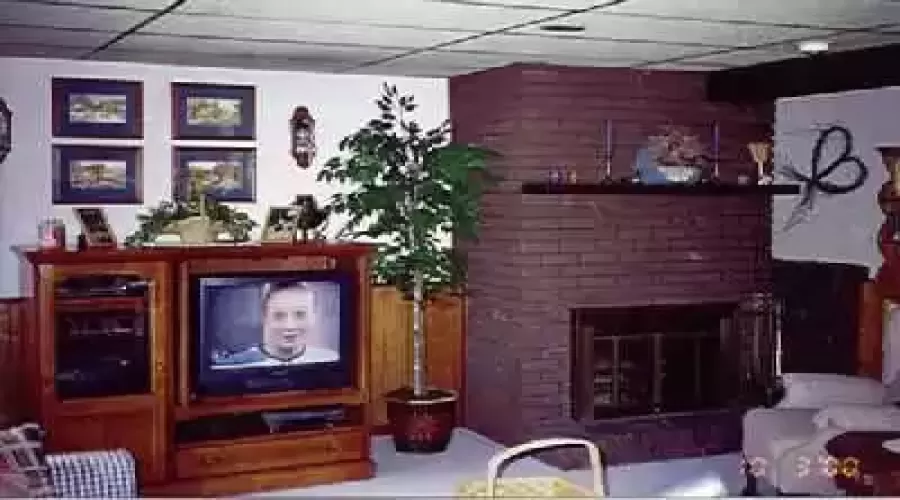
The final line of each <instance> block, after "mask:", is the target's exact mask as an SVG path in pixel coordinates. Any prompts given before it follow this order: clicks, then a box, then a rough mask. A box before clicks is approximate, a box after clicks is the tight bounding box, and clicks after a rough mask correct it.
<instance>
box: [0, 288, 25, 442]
mask: <svg viewBox="0 0 900 500" xmlns="http://www.w3.org/2000/svg"><path fill="white" fill-rule="evenodd" d="M26 305H27V302H26V301H25V299H20V298H14V299H0V381H2V382H0V427H3V426H5V425H7V424H10V423H14V422H16V421H18V420H20V419H21V417H22V411H23V398H24V397H25V394H24V391H23V390H22V384H23V380H22V372H23V370H24V363H23V362H22V359H23V357H22V337H23V332H24V331H25V320H26V318H27V315H26V314H25V312H26V310H25V307H26Z"/></svg>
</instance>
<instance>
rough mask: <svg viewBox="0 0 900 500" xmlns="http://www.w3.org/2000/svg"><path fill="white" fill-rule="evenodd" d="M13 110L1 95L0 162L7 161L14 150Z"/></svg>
mask: <svg viewBox="0 0 900 500" xmlns="http://www.w3.org/2000/svg"><path fill="white" fill-rule="evenodd" d="M12 116H13V113H12V110H11V109H9V106H8V105H7V104H6V101H5V100H4V99H3V98H2V97H0V163H3V162H4V161H6V157H7V156H8V155H9V152H10V151H12Z"/></svg>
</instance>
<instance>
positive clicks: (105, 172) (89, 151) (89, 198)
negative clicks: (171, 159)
mask: <svg viewBox="0 0 900 500" xmlns="http://www.w3.org/2000/svg"><path fill="white" fill-rule="evenodd" d="M142 157H143V155H142V152H141V149H140V148H137V147H113V146H69V145H66V146H54V147H53V203H54V204H58V205H64V204H140V203H142V202H143V189H142V184H143V182H142V181H143V161H142Z"/></svg>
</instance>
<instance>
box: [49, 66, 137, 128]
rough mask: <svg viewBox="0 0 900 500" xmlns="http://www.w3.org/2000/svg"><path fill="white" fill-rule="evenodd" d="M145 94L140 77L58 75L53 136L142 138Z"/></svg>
mask: <svg viewBox="0 0 900 500" xmlns="http://www.w3.org/2000/svg"><path fill="white" fill-rule="evenodd" d="M143 96H144V85H143V83H141V82H139V81H129V80H106V79H96V78H54V79H53V82H52V100H53V102H52V104H53V106H52V108H53V136H54V137H75V138H102V139H141V138H143V136H144V97H143Z"/></svg>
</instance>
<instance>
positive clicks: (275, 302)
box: [189, 271, 357, 400]
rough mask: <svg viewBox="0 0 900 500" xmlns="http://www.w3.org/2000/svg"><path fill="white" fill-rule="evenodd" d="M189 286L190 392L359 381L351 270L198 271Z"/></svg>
mask: <svg viewBox="0 0 900 500" xmlns="http://www.w3.org/2000/svg"><path fill="white" fill-rule="evenodd" d="M190 290H191V297H190V298H191V300H190V311H189V313H190V314H191V319H192V323H193V327H194V328H193V330H194V332H195V335H193V336H192V337H193V339H194V342H193V346H192V347H193V349H192V350H193V356H191V358H192V361H193V364H194V366H193V369H192V370H191V372H192V375H193V380H192V383H191V393H192V396H191V397H192V399H195V400H196V399H203V398H205V397H218V396H239V395H247V394H264V393H272V392H283V391H298V390H304V391H312V390H322V389H340V388H347V387H353V386H354V385H355V382H356V381H355V380H354V377H355V371H354V367H355V366H356V356H357V352H356V350H357V346H356V345H355V342H356V335H355V333H356V326H357V325H356V324H355V321H356V317H357V315H356V314H355V312H356V310H355V299H356V297H355V282H354V280H353V278H352V276H351V275H349V274H345V273H341V272H339V271H297V272H288V271H278V272H273V273H253V274H239V273H228V274H216V275H200V276H192V277H191V282H190Z"/></svg>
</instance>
